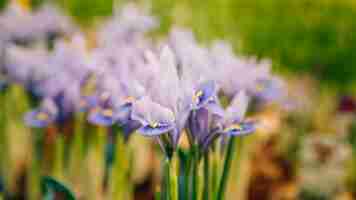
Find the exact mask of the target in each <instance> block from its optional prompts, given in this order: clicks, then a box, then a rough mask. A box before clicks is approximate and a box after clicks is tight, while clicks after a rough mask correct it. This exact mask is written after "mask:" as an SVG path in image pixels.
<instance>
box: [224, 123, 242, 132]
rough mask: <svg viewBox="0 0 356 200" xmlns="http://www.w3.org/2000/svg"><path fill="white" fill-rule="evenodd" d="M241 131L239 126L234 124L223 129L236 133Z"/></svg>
mask: <svg viewBox="0 0 356 200" xmlns="http://www.w3.org/2000/svg"><path fill="white" fill-rule="evenodd" d="M242 129H243V127H242V125H241V124H234V125H232V126H229V127H227V128H226V129H225V131H232V130H237V131H241V130H242Z"/></svg>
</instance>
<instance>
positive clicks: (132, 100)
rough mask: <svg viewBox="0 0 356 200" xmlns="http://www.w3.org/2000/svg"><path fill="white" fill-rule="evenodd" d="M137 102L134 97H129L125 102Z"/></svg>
mask: <svg viewBox="0 0 356 200" xmlns="http://www.w3.org/2000/svg"><path fill="white" fill-rule="evenodd" d="M135 100H136V98H135V97H133V96H128V97H127V98H126V99H125V102H127V103H132V102H134V101H135Z"/></svg>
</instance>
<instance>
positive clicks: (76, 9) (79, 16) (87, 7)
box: [58, 0, 114, 25]
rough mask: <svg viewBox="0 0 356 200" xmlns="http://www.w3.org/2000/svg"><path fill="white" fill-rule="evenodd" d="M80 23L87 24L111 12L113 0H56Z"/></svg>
mask: <svg viewBox="0 0 356 200" xmlns="http://www.w3.org/2000/svg"><path fill="white" fill-rule="evenodd" d="M58 2H59V3H60V4H61V5H62V6H63V7H64V8H65V9H66V10H67V11H68V12H69V14H70V15H72V16H73V17H74V19H76V20H77V21H78V22H79V23H80V24H82V25H89V24H91V23H92V22H94V21H95V19H96V18H97V17H105V16H110V15H112V14H113V7H114V0H85V1H84V0H58Z"/></svg>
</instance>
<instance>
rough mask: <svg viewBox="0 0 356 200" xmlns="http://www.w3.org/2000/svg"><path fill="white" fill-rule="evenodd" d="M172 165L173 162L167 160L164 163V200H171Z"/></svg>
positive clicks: (162, 195)
mask: <svg viewBox="0 0 356 200" xmlns="http://www.w3.org/2000/svg"><path fill="white" fill-rule="evenodd" d="M170 164H171V161H170V160H169V159H167V158H165V159H164V161H163V176H162V191H161V199H162V200H171V199H172V198H171V182H170Z"/></svg>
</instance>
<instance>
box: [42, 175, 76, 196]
mask: <svg viewBox="0 0 356 200" xmlns="http://www.w3.org/2000/svg"><path fill="white" fill-rule="evenodd" d="M41 185H42V191H43V197H44V200H54V199H55V197H56V196H57V195H58V196H61V197H63V199H66V200H75V197H74V194H73V192H72V191H70V190H69V188H67V187H66V186H64V185H63V184H62V183H61V182H59V181H57V180H56V179H54V178H52V177H49V176H45V177H43V178H42V182H41Z"/></svg>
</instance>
